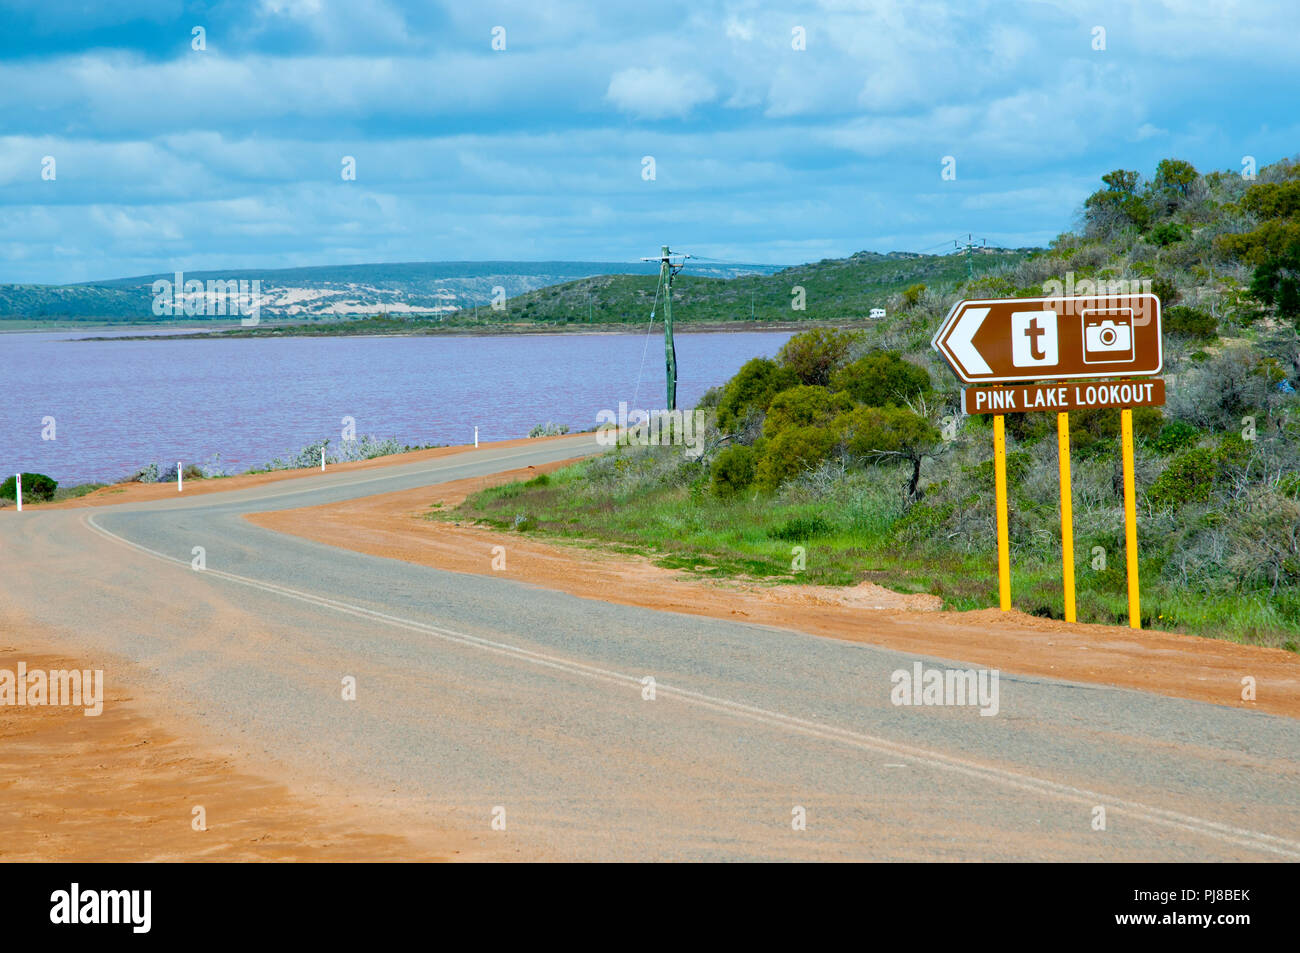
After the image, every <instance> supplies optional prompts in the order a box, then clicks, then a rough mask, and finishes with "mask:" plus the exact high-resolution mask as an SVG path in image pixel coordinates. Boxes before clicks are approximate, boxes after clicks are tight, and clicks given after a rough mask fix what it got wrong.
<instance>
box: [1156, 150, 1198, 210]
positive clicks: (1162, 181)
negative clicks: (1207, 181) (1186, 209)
mask: <svg viewBox="0 0 1300 953" xmlns="http://www.w3.org/2000/svg"><path fill="white" fill-rule="evenodd" d="M1199 178H1200V174H1199V173H1198V172H1197V171H1196V167H1195V166H1193V165H1192V164H1191V163H1190V162H1184V161H1183V160H1182V159H1161V160H1160V163H1159V164H1158V165H1157V166H1156V177H1155V178H1154V179H1152V180H1151V188H1152V190H1153V191H1155V192H1158V193H1160V194H1162V195H1163V196H1164V197H1165V198H1166V199H1167V200H1170V201H1173V202H1175V203H1176V202H1177V201H1178V200H1180V199H1185V198H1187V197H1188V196H1189V195H1191V194H1192V189H1193V187H1194V186H1195V185H1196V182H1197V180H1198V179H1199Z"/></svg>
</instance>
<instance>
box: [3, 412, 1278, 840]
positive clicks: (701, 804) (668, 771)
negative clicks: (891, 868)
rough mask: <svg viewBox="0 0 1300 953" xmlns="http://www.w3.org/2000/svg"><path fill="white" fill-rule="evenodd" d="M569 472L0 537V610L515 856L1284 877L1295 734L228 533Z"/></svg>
mask: <svg viewBox="0 0 1300 953" xmlns="http://www.w3.org/2000/svg"><path fill="white" fill-rule="evenodd" d="M595 449H596V447H595V443H594V439H593V437H592V436H591V435H589V434H586V435H577V436H574V437H572V438H565V439H559V440H548V441H543V442H539V443H538V444H537V445H536V446H535V447H533V446H522V447H521V446H514V447H486V448H483V449H481V450H467V451H465V452H464V453H459V454H453V455H448V456H443V457H439V458H437V459H433V460H425V461H421V462H418V463H406V464H399V465H394V466H391V467H385V468H382V469H372V470H356V471H351V472H337V473H326V474H322V475H317V476H310V477H302V478H300V479H296V480H291V481H282V482H278V483H271V484H267V485H265V486H259V487H252V488H247V489H241V490H237V491H232V492H226V493H209V494H206V495H202V496H192V497H185V496H184V495H181V494H178V496H177V497H176V498H174V499H170V500H165V501H156V502H148V503H132V504H123V505H120V506H109V507H101V508H96V509H80V510H78V509H66V510H42V509H40V508H35V509H29V510H27V511H25V512H23V513H22V514H15V513H7V514H4V516H5V518H3V519H0V580H3V582H2V583H0V600H3V604H4V606H5V607H7V608H10V609H14V610H17V611H18V612H19V613H21V614H22V615H24V616H26V617H27V618H30V619H31V620H32V621H33V622H35V623H40V624H42V625H47V626H49V627H51V628H53V629H55V630H62V631H67V632H73V633H76V637H77V644H75V645H68V646H66V647H65V648H66V650H67V651H68V652H69V653H70V654H77V655H79V656H82V657H84V656H86V655H87V654H88V653H95V652H101V653H111V654H113V655H116V656H118V657H122V658H125V659H128V660H130V661H133V662H136V663H140V664H142V665H144V666H146V667H147V668H148V669H150V670H151V671H152V672H153V673H154V674H155V676H156V678H157V679H158V680H159V683H160V684H163V685H165V686H166V690H167V693H168V697H170V698H174V699H176V700H177V703H179V704H183V705H184V706H185V707H186V710H187V711H189V712H192V713H195V714H196V715H197V716H198V717H200V718H201V719H202V721H203V723H204V724H205V725H207V726H208V727H210V728H211V729H212V730H213V731H214V732H216V733H218V734H219V735H221V736H223V737H227V738H235V739H239V740H240V741H241V742H242V743H244V744H247V745H249V746H250V747H253V748H255V749H256V750H258V751H259V752H264V753H265V754H267V755H269V756H271V757H272V758H274V759H276V760H278V761H280V762H282V763H284V764H286V765H294V766H295V768H296V769H297V770H298V771H301V772H303V773H304V774H305V775H306V776H314V777H318V778H320V779H321V780H322V781H323V782H324V781H328V782H330V783H334V784H341V785H344V786H355V787H356V789H357V790H359V791H360V790H366V791H376V790H381V791H385V792H390V793H391V794H393V795H395V796H397V797H400V798H401V799H402V800H403V801H404V802H406V803H408V804H410V805H412V806H414V807H416V808H418V809H419V810H420V812H421V814H422V816H426V817H427V818H428V821H429V824H430V826H433V827H453V828H456V829H460V830H464V831H467V832H470V833H478V832H481V836H482V839H483V840H484V841H485V842H487V841H489V839H491V838H498V839H503V840H504V841H505V842H507V843H509V845H510V846H511V848H513V849H514V850H515V851H517V854H516V856H520V857H523V858H534V857H535V858H548V859H549V858H559V859H616V860H624V859H625V860H686V859H692V860H697V859H704V860H713V859H727V860H730V859H754V860H758V859H782V860H805V859H819V860H825V859H844V860H849V859H854V860H895V859H897V860H1020V861H1042V860H1113V861H1134V860H1296V859H1300V834H1298V833H1297V832H1300V793H1298V792H1300V731H1298V730H1297V725H1296V723H1295V722H1294V721H1293V720H1291V719H1286V718H1281V717H1276V716H1270V715H1264V714H1260V713H1257V712H1248V711H1240V710H1235V709H1230V708H1225V707H1220V706H1215V705H1208V704H1203V703H1199V702H1191V701H1183V700H1179V699H1174V698H1168V697H1163V696H1157V695H1149V694H1145V693H1141V692H1134V691H1128V690H1124V689H1113V688H1107V687H1103V686H1097V685H1081V684H1076V683H1069V682H1061V681H1054V680H1051V679H1046V678H1037V677H1024V676H1015V675H1009V674H1005V673H1004V674H1002V676H1001V678H1000V683H999V687H1000V698H999V706H998V712H997V714H995V715H993V716H990V717H985V716H982V715H981V714H980V713H979V710H978V709H977V708H975V707H971V706H950V707H945V706H896V705H894V704H893V703H892V702H891V700H890V691H891V688H892V682H891V675H892V673H893V672H895V671H897V670H900V669H905V670H909V671H910V670H912V667H913V664H914V663H915V662H918V661H919V662H921V663H923V664H924V665H925V666H938V667H943V666H948V667H962V666H961V665H960V660H954V661H952V662H945V661H943V660H938V659H923V658H919V657H917V656H912V655H905V654H902V653H898V652H892V651H887V650H883V649H880V648H876V647H872V646H868V645H862V644H856V643H849V642H841V641H836V640H833V639H826V638H820V637H814V636H809V635H804V634H801V633H797V632H790V631H785V630H778V629H771V628H766V627H762V626H755V625H749V624H744V623H736V622H728V621H722V620H714V619H707V618H701V617H696V616H687V615H680V614H675V613H669V612H655V611H650V610H645V609H638V608H635V607H631V606H624V605H618V604H611V603H605V602H600V601H594V600H590V599H580V598H577V597H574V596H570V595H567V594H564V593H557V592H552V591H549V590H543V589H538V588H535V587H530V586H526V585H523V584H520V583H517V582H513V581H511V580H510V579H509V578H506V576H507V575H508V574H503V575H502V576H472V575H462V574H458V573H450V572H444V571H439V570H436V569H432V568H428V567H424V566H418V565H413V564H410V563H406V562H399V561H395V560H388V559H382V558H378V557H374V556H369V555H365V554H362V553H357V552H353V551H351V550H347V549H341V548H335V547H331V546H326V545H322V544H320V543H316V542H311V541H308V540H304V539H301V538H298V537H294V536H287V535H282V534H278V533H275V532H272V531H270V530H267V529H263V528H261V527H258V526H254V525H252V524H250V523H249V522H248V521H247V520H245V519H243V518H242V517H243V515H244V514H246V513H251V512H259V511H266V510H276V509H287V508H297V507H305V506H312V505H319V504H323V503H328V502H332V501H341V500H345V499H352V498H355V497H360V496H367V495H371V494H376V493H386V492H391V491H396V490H402V489H409V488H414V487H420V486H425V485H430V484H434V483H440V482H445V481H448V480H455V479H462V478H466V477H472V476H479V475H484V474H488V473H493V472H497V471H500V470H504V469H512V468H518V467H524V466H529V465H541V464H543V463H547V462H552V461H555V460H561V459H566V458H569V457H574V456H577V455H579V454H582V453H585V452H590V451H593V450H595ZM434 531H436V530H434ZM195 547H202V549H203V552H204V558H205V560H206V568H205V569H203V570H201V571H200V570H196V569H195V568H193V566H192V560H193V559H194V553H195ZM506 556H507V560H508V558H509V553H508V552H507V554H506ZM484 558H485V559H488V558H490V554H486V553H485V554H484ZM6 634H7V635H8V636H9V637H10V638H11V639H13V640H14V641H16V642H21V633H12V632H11V633H6ZM346 676H352V677H353V678H355V679H356V685H357V697H356V700H355V701H346V700H344V699H343V698H342V692H341V690H340V685H341V680H342V679H343V678H344V677H346ZM107 677H109V678H112V672H111V671H110V672H108V673H107ZM648 679H653V689H654V690H653V698H650V697H649V696H650V695H651V692H650V691H649V684H648V682H647V680H648ZM1097 808H1104V809H1105V829H1104V830H1098V829H1095V828H1096V826H1097V825H1096V823H1095V819H1096V818H1097V817H1098V816H1099V815H1098V812H1097V810H1096V809H1097ZM494 816H496V817H497V818H498V819H499V818H501V817H502V816H504V819H505V830H496V829H494V828H493V825H492V822H493V818H494ZM800 816H803V817H806V827H805V829H795V828H796V826H797V825H796V824H793V823H792V820H794V819H797V818H798V817H800Z"/></svg>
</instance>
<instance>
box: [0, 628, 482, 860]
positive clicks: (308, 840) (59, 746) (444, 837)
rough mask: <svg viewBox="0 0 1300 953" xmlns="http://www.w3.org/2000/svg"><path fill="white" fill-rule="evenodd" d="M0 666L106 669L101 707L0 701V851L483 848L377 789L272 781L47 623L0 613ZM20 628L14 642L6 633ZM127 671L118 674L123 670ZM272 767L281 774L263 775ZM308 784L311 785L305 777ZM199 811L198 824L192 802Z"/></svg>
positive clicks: (412, 856)
mask: <svg viewBox="0 0 1300 953" xmlns="http://www.w3.org/2000/svg"><path fill="white" fill-rule="evenodd" d="M0 633H4V635H3V636H0V668H4V669H8V670H9V671H11V672H13V671H16V670H17V668H18V663H19V662H20V661H21V662H26V663H27V668H28V671H33V670H35V669H46V670H48V669H62V668H68V669H71V668H79V669H86V668H90V669H95V668H106V669H107V668H110V667H111V670H112V672H113V678H112V679H108V680H106V681H105V695H106V696H107V697H106V698H105V701H104V709H103V712H102V714H100V715H99V716H97V717H86V716H85V715H84V714H83V709H81V708H74V707H58V706H39V707H36V706H22V707H20V706H8V705H5V706H0V862H13V861H94V862H99V861H175V860H207V861H304V860H314V861H396V860H421V861H446V860H467V859H479V858H480V857H483V856H486V852H485V851H484V850H483V849H482V848H480V847H479V846H477V845H475V844H474V843H473V842H472V841H471V839H470V838H469V837H468V836H467V835H463V834H454V833H451V832H447V831H441V830H430V827H429V822H428V818H427V817H424V818H407V817H403V816H402V815H400V814H399V813H398V812H397V811H395V810H388V807H389V806H386V805H384V804H382V803H379V801H380V799H379V798H377V797H371V796H367V795H363V794H357V793H355V792H349V793H336V792H322V791H319V790H313V791H312V792H310V793H308V791H307V787H308V785H307V784H299V783H297V779H292V778H287V779H286V780H283V781H282V780H279V779H278V777H279V776H280V775H281V774H283V772H282V771H279V770H278V769H275V768H270V769H268V770H266V771H261V770H259V768H261V767H263V766H255V765H253V764H252V763H251V761H250V759H249V758H248V757H246V756H243V755H239V754H237V753H232V752H226V751H223V750H221V746H220V744H219V742H217V741H216V740H215V739H212V740H208V739H206V738H205V732H204V729H203V728H202V726H201V725H197V724H191V723H188V722H186V721H185V720H184V719H183V717H182V716H180V715H178V714H176V709H175V708H174V707H169V706H166V705H164V704H163V703H162V702H161V701H160V700H159V699H160V697H161V696H160V695H159V694H158V692H157V691H154V690H150V689H149V688H147V687H146V685H145V683H144V682H143V679H145V678H147V675H146V674H145V673H143V672H142V671H141V670H140V669H139V668H138V667H135V666H131V665H130V664H129V663H125V662H123V661H121V660H118V659H113V660H112V661H111V666H109V665H107V664H105V663H106V660H105V659H102V658H98V659H75V658H69V657H67V656H66V655H64V654H61V653H58V652H53V651H48V650H47V651H44V652H40V651H36V652H33V651H29V650H28V649H29V647H30V646H31V645H46V646H49V645H51V635H52V633H49V632H42V631H40V630H39V629H38V628H36V627H34V626H33V625H31V623H30V622H29V621H28V620H25V619H20V618H17V617H15V616H13V615H10V614H6V615H4V616H3V617H0ZM15 635H19V636H21V637H22V639H23V641H24V646H23V648H22V650H20V649H18V648H17V647H15V646H14V645H13V644H12V642H11V641H10V637H11V636H15ZM124 679H125V681H124ZM273 778H277V779H273ZM311 786H312V787H315V785H314V784H313V785H311ZM196 805H201V806H202V807H203V808H204V810H205V811H206V826H207V829H206V830H203V831H196V830H194V829H193V828H192V826H191V825H192V823H193V821H194V815H193V813H192V812H193V808H194V807H195V806H196Z"/></svg>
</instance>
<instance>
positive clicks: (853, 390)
mask: <svg viewBox="0 0 1300 953" xmlns="http://www.w3.org/2000/svg"><path fill="white" fill-rule="evenodd" d="M831 383H832V386H834V387H835V389H836V390H842V391H844V392H846V393H847V394H848V395H849V396H850V397H852V398H853V399H854V400H855V401H857V402H858V403H859V404H866V405H867V406H868V407H887V406H891V405H896V406H901V405H902V404H904V403H905V402H906V401H907V400H908V399H909V398H911V397H916V396H917V395H919V394H923V393H925V392H926V391H928V390H929V389H930V374H929V372H928V371H926V369H925V368H923V367H917V366H916V365H915V364H912V363H909V362H908V361H905V360H903V359H902V358H901V357H899V356H898V353H897V352H895V351H876V352H874V353H872V354H868V355H866V356H865V357H860V358H858V359H857V360H856V361H854V362H853V363H852V364H849V365H848V366H847V367H842V368H840V369H839V370H838V371H836V372H835V373H834V374H833V375H831Z"/></svg>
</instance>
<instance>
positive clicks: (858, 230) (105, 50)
mask: <svg viewBox="0 0 1300 953" xmlns="http://www.w3.org/2000/svg"><path fill="white" fill-rule="evenodd" d="M196 28H202V36H201V39H202V43H200V42H199V40H198V39H197V38H196V37H195V35H194V34H195V29H196ZM1099 28H1100V29H1099ZM1100 31H1104V34H1103V33H1102V32H1100ZM1297 36H1300V7H1298V6H1297V5H1296V4H1295V3H1294V0H1278V2H1270V0H1251V2H1248V3H1247V2H1240V3H1237V2H1227V3H1215V2H1213V0H1142V2H1129V0H1124V2H1116V3H1082V2H1081V3H1069V2H1033V3H1012V2H1006V0H1000V2H988V3H985V2H980V0H953V2H946V3H945V2H916V3H894V2H887V0H882V2H847V0H840V2H834V0H828V2H823V3H801V2H794V3H791V4H788V5H776V4H767V3H751V2H709V0H694V2H689V3H676V2H672V0H669V2H655V3H622V2H614V3H611V2H603V3H602V2H592V3H576V2H567V0H558V2H548V0H526V2H519V3H515V2H493V0H474V2H470V3H463V2H462V3H452V4H446V5H443V4H433V3H398V2H395V0H211V2H205V3H193V2H181V0H115V2H112V3H103V2H99V3H95V2H85V0H83V2H69V0H3V2H2V3H0V282H6V281H21V282H29V281H31V282H67V281H83V280H93V279H101V278H111V277H120V276H124V275H138V274H146V273H154V272H169V271H173V270H176V269H186V270H197V269H200V268H204V269H221V268H256V267H267V268H270V267H287V266H293V265H314V264H341V263H353V262H381V261H423V260H439V259H491V258H500V259H587V260H592V259H594V260H615V261H619V260H631V259H635V258H638V257H639V256H641V255H650V254H654V253H656V252H657V249H658V247H659V245H660V244H662V243H664V242H668V243H671V244H672V245H673V246H674V248H680V249H682V250H685V251H690V252H694V253H697V254H701V255H707V256H710V257H713V258H718V259H723V260H729V261H758V262H771V263H779V264H789V263H796V262H801V261H808V260H814V259H818V258H822V257H828V256H838V255H845V254H850V253H852V252H854V251H857V250H859V249H871V250H875V251H890V250H895V249H898V250H910V251H923V250H941V249H942V248H944V247H945V246H946V247H948V248H951V245H952V239H953V238H955V237H957V236H958V235H965V234H966V233H968V232H971V233H974V234H975V235H976V236H977V237H981V238H984V239H987V240H988V241H989V242H990V243H994V244H1000V245H1005V246H1020V245H1032V244H1042V243H1045V242H1046V241H1048V240H1049V239H1051V238H1052V237H1053V236H1054V235H1056V234H1057V233H1058V232H1059V231H1061V230H1062V229H1064V228H1068V227H1070V225H1071V224H1072V223H1073V222H1074V221H1075V220H1076V217H1077V213H1078V211H1079V207H1080V204H1081V202H1082V200H1083V199H1084V198H1085V197H1086V196H1087V195H1088V193H1089V192H1091V191H1092V190H1093V189H1095V188H1097V187H1098V185H1099V183H1098V177H1099V176H1100V175H1101V174H1102V173H1104V172H1106V171H1108V170H1110V169H1112V168H1115V167H1117V166H1123V167H1126V168H1135V169H1139V170H1141V171H1143V172H1144V173H1149V172H1150V171H1151V170H1152V169H1153V167H1154V165H1155V163H1156V162H1157V161H1158V160H1159V159H1160V158H1163V157H1165V156H1177V157H1180V158H1184V159H1187V160H1189V161H1191V162H1193V163H1194V164H1195V165H1196V166H1197V167H1198V168H1201V169H1213V168H1222V169H1233V170H1239V169H1240V168H1241V163H1242V157H1243V156H1247V155H1251V156H1254V157H1256V159H1257V161H1258V162H1259V163H1260V164H1261V165H1262V164H1265V163H1267V162H1271V161H1274V160H1276V159H1278V158H1280V157H1283V156H1290V155H1295V154H1296V153H1297V152H1300V105H1297V98H1296V93H1297V90H1298V89H1300V82H1298V80H1300V56H1297V55H1296V37H1297ZM1102 41H1104V42H1102ZM494 42H495V45H496V46H504V49H495V48H494ZM801 45H802V46H803V47H804V48H802V49H798V48H796V47H799V46H801ZM195 46H203V47H205V48H203V49H195ZM1097 46H1104V49H1097V48H1095V47H1097ZM345 157H352V159H353V160H354V161H355V179H346V178H345V177H344V171H345ZM646 157H653V172H654V175H653V178H650V177H648V175H649V171H650V169H649V165H648V161H647V158H646ZM945 157H951V158H952V160H953V162H951V163H949V164H948V168H950V169H954V170H955V178H948V179H945V178H944V176H943V170H944V168H945V163H944V159H945ZM50 158H52V159H53V163H50V162H49V159H50Z"/></svg>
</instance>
